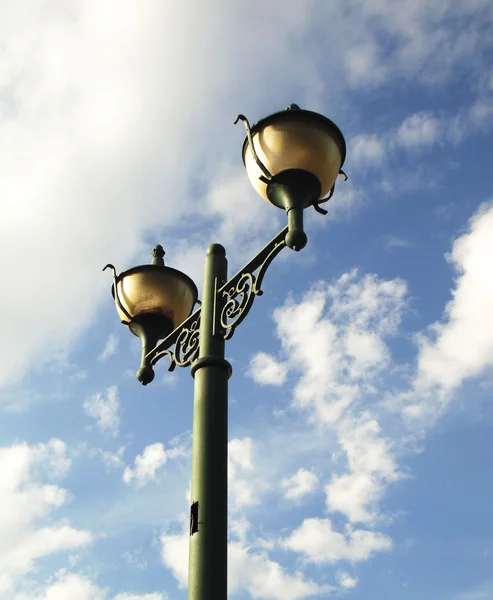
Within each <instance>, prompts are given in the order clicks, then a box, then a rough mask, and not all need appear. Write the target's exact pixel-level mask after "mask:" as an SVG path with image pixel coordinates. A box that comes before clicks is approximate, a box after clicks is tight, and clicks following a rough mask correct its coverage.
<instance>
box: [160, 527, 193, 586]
mask: <svg viewBox="0 0 493 600" xmlns="http://www.w3.org/2000/svg"><path fill="white" fill-rule="evenodd" d="M159 541H160V544H161V559H162V561H163V564H164V565H166V566H167V567H168V568H169V569H170V570H171V572H172V573H173V576H174V578H175V579H176V580H177V581H178V584H179V586H180V587H182V588H184V587H186V586H187V583H188V545H189V541H190V525H189V523H188V522H187V519H186V517H185V516H183V517H182V519H181V529H180V531H178V532H177V533H169V532H168V531H167V530H166V529H164V530H163V531H162V532H161V535H160V537H159Z"/></svg>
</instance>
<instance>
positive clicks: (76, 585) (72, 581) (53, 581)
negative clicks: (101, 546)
mask: <svg viewBox="0 0 493 600" xmlns="http://www.w3.org/2000/svg"><path fill="white" fill-rule="evenodd" d="M68 598H70V599H71V600H109V596H108V593H107V591H106V590H103V589H101V588H100V587H98V586H97V585H95V584H94V583H93V582H92V581H90V579H88V578H87V577H84V576H83V575H80V574H78V573H70V572H67V571H66V570H64V569H61V570H60V571H58V572H57V573H56V574H55V575H54V576H53V577H52V578H50V579H49V580H48V581H47V582H46V584H45V585H43V586H39V588H38V590H36V591H35V592H19V593H17V594H16V600H67V599H68ZM167 598H168V596H167V595H166V594H163V593H161V592H152V593H147V594H130V593H126V592H122V593H119V594H117V595H116V596H112V599H113V600H167Z"/></svg>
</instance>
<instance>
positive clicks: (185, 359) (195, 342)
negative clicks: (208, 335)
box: [174, 313, 200, 367]
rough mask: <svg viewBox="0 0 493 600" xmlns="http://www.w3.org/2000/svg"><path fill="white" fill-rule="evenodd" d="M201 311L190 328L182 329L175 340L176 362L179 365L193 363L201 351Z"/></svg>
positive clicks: (184, 365)
mask: <svg viewBox="0 0 493 600" xmlns="http://www.w3.org/2000/svg"><path fill="white" fill-rule="evenodd" d="M199 329H200V313H199V314H198V316H197V318H196V319H195V321H193V323H191V325H190V326H189V327H188V328H184V329H182V330H181V331H180V333H179V335H178V337H177V339H176V342H175V352H174V354H175V362H176V364H177V365H178V366H179V367H186V366H188V365H191V364H192V362H193V361H194V360H195V359H196V358H197V355H198V353H199Z"/></svg>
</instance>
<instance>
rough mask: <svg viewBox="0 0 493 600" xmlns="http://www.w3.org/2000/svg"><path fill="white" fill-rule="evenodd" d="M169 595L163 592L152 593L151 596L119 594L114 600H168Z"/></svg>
mask: <svg viewBox="0 0 493 600" xmlns="http://www.w3.org/2000/svg"><path fill="white" fill-rule="evenodd" d="M167 598H168V596H167V595H165V594H162V593H161V592H152V593H150V594H127V593H123V594H117V595H116V596H115V597H114V599H113V600H166V599H167Z"/></svg>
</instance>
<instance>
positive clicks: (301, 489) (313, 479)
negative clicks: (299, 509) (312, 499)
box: [281, 469, 318, 501]
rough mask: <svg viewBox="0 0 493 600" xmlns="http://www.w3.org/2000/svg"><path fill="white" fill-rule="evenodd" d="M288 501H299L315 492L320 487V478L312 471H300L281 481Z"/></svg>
mask: <svg viewBox="0 0 493 600" xmlns="http://www.w3.org/2000/svg"><path fill="white" fill-rule="evenodd" d="M281 486H282V488H283V490H284V497H285V498H286V500H294V501H298V500H300V499H301V498H302V497H303V496H305V495H306V494H309V493H311V492H313V491H314V490H315V489H316V487H317V486H318V477H317V475H316V474H315V473H313V472H312V471H307V470H306V469H299V470H298V471H297V472H296V473H295V474H294V475H292V476H291V477H286V478H285V479H283V480H282V481H281Z"/></svg>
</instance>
